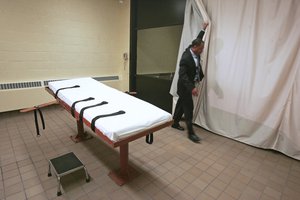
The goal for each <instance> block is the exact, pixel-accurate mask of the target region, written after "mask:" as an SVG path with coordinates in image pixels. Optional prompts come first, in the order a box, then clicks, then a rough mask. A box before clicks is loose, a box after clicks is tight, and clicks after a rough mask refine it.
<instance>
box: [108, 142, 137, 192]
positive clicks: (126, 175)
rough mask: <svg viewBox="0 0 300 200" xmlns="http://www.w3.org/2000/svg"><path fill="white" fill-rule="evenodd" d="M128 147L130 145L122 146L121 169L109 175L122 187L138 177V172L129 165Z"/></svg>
mask: <svg viewBox="0 0 300 200" xmlns="http://www.w3.org/2000/svg"><path fill="white" fill-rule="evenodd" d="M128 146H129V145H128V143H127V144H123V145H121V146H120V169H119V170H117V171H111V172H110V173H109V174H108V176H109V177H110V178H111V179H112V180H113V181H114V182H115V183H116V184H117V185H120V186H121V185H124V184H125V183H126V182H128V181H130V180H132V179H133V178H134V177H136V176H138V172H137V171H136V170H135V169H134V168H132V167H130V166H129V165H128V154H129V151H128Z"/></svg>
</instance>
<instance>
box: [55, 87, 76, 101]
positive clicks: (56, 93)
mask: <svg viewBox="0 0 300 200" xmlns="http://www.w3.org/2000/svg"><path fill="white" fill-rule="evenodd" d="M79 87H80V86H79V85H74V86H70V87H64V88H59V89H58V90H56V92H55V96H54V98H55V99H56V98H57V95H58V92H59V91H61V90H66V89H73V88H79Z"/></svg>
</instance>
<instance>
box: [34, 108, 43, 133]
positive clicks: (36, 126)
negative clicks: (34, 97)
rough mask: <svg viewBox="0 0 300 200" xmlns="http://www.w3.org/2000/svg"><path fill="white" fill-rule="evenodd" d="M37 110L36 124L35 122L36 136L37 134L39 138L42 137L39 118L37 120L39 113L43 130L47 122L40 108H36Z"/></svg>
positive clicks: (35, 112) (35, 111) (35, 114)
mask: <svg viewBox="0 0 300 200" xmlns="http://www.w3.org/2000/svg"><path fill="white" fill-rule="evenodd" d="M35 108H36V109H35V110H34V122H35V128H36V134H37V136H40V129H39V122H38V118H37V112H39V114H40V118H41V121H42V125H43V129H45V121H44V117H43V113H42V111H41V110H40V108H39V107H35Z"/></svg>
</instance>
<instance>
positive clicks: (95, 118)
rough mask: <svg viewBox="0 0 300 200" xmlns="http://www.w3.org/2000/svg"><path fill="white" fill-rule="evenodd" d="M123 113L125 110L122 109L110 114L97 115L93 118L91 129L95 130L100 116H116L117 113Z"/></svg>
mask: <svg viewBox="0 0 300 200" xmlns="http://www.w3.org/2000/svg"><path fill="white" fill-rule="evenodd" d="M122 114H125V111H123V110H120V111H118V112H114V113H110V114H104V115H98V116H97V117H94V118H93V119H92V122H91V129H92V130H93V131H94V132H95V123H96V120H97V119H99V118H103V117H110V116H115V115H122Z"/></svg>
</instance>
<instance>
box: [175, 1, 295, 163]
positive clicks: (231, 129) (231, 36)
mask: <svg viewBox="0 0 300 200" xmlns="http://www.w3.org/2000/svg"><path fill="white" fill-rule="evenodd" d="M193 6H196V7H197V8H191V7H193ZM186 8H187V9H186V13H185V22H184V31H183V33H182V41H181V44H182V43H183V41H185V42H184V43H183V44H186V43H190V42H191V41H192V39H193V38H194V37H196V36H195V35H193V34H196V33H195V32H192V30H193V31H195V29H197V28H198V30H200V29H201V26H202V22H203V21H210V26H209V27H208V28H209V30H208V32H209V33H208V35H207V36H208V37H206V38H205V44H206V45H207V48H205V51H204V52H203V55H202V66H203V67H204V71H205V79H204V81H203V82H202V84H201V85H200V86H199V87H200V88H199V90H201V93H200V95H199V97H198V98H195V110H194V123H196V124H198V125H200V126H202V127H204V128H206V129H208V130H210V131H212V132H214V133H217V134H220V135H223V136H226V137H229V138H232V139H235V140H238V141H241V142H244V143H247V144H250V145H253V146H256V147H261V148H266V149H274V150H277V151H280V152H282V153H284V154H286V155H288V156H290V157H293V158H295V159H299V160H300V114H299V113H300V112H299V111H300V100H299V99H300V83H299V82H300V81H299V80H300V77H299V75H300V72H299V71H300V70H299V68H300V52H299V46H300V29H299V27H300V1H298V0H276V1H274V0H264V1H259V0H243V1H239V0H228V1H222V0H203V1H202V0H188V1H187V5H186ZM195 10H199V12H195ZM191 11H193V12H191ZM190 15H191V16H192V17H191V16H190ZM195 15H199V16H195ZM208 16H209V17H208ZM194 19H200V20H198V21H197V20H194ZM189 30H190V31H189ZM196 32H197V31H196ZM187 33H193V34H190V35H188V34H187ZM186 46H187V45H185V47H186ZM180 48H182V46H181V45H180ZM181 54H182V50H179V53H178V62H179V60H180V57H181ZM177 68H178V66H177ZM177 74H178V69H176V74H175V75H176V76H177ZM176 76H175V77H176ZM176 84H177V80H176V79H175V78H174V80H173V83H172V87H171V90H170V93H171V94H172V95H173V96H175V95H176ZM174 91H175V92H174Z"/></svg>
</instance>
